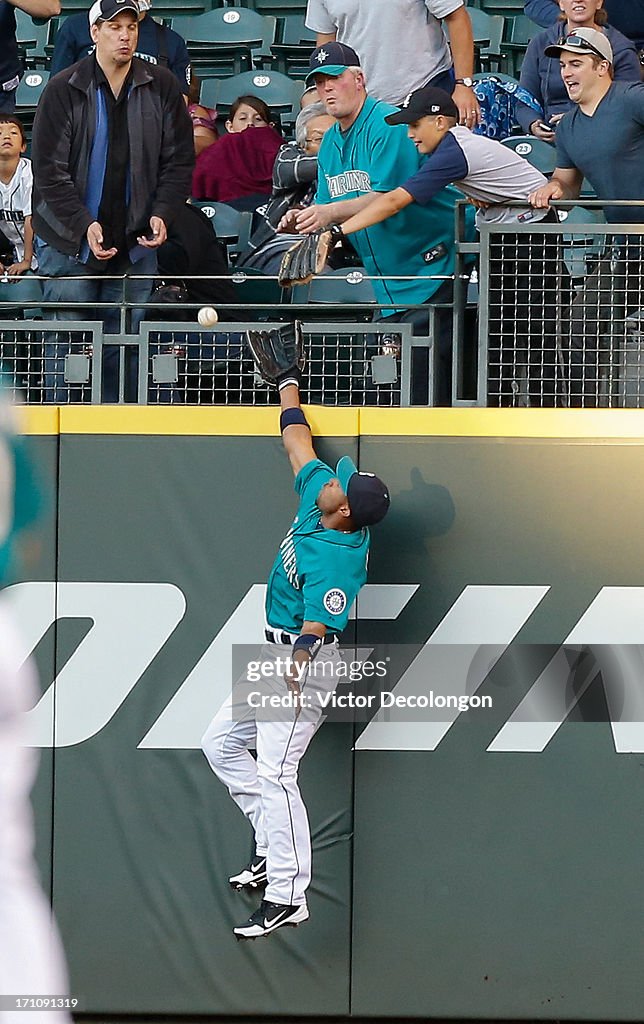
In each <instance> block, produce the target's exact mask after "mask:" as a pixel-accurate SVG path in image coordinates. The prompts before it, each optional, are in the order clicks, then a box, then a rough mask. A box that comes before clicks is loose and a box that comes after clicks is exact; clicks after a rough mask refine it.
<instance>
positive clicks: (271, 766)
mask: <svg viewBox="0 0 644 1024" xmlns="http://www.w3.org/2000/svg"><path fill="white" fill-rule="evenodd" d="M278 383H279V387H280V399H281V407H282V414H281V419H280V427H281V430H282V435H283V440H284V447H285V449H286V452H287V454H288V457H289V459H290V462H291V466H292V468H293V472H294V473H295V491H296V493H297V494H298V495H299V498H300V504H299V508H298V511H297V515H296V516H295V519H294V520H293V523H292V525H291V528H290V529H289V531H288V533H287V534H286V537H285V538H284V540H283V541H282V543H281V545H280V548H279V551H278V554H277V557H276V559H275V562H274V564H273V568H272V569H271V573H270V576H269V580H268V586H267V594H266V624H267V625H266V641H267V643H266V646H265V647H264V648H263V649H262V655H261V664H262V666H263V671H262V675H261V679H260V680H259V681H257V680H256V677H255V676H254V675H252V673H251V671H250V669H249V671H248V672H247V673H246V674H245V677H244V678H242V679H241V680H240V681H239V683H238V684H237V685H236V686H235V688H234V690H233V693H232V695H231V697H230V698H229V699H228V701H227V702H226V703H225V704H224V706H223V707H222V708H221V710H220V711H219V712H218V714H217V715H216V716H215V718H214V719H213V721H212V722H211V724H210V725H209V727H208V729H207V730H206V733H205V735H204V738H203V741H202V747H203V751H204V753H205V755H206V757H207V758H208V762H209V764H210V766H211V768H212V770H213V771H214V772H215V774H216V775H217V776H218V777H219V778H220V779H221V781H222V782H223V783H224V784H225V785H226V786H227V787H228V790H229V792H230V795H231V796H232V798H233V800H234V801H235V803H236V804H237V805H238V807H239V808H240V809H241V810H242V811H243V813H244V814H245V815H246V817H247V818H248V819H249V820H250V823H251V825H252V827H253V830H254V833H255V849H256V855H255V857H254V859H253V860H252V861H251V862H250V864H249V865H248V867H247V868H245V869H244V870H243V871H241V872H240V873H239V874H238V875H233V876H232V877H231V879H230V884H231V885H232V886H233V888H235V889H242V888H251V889H252V888H257V887H258V886H259V885H261V884H263V883H264V882H266V883H267V888H266V893H265V898H264V899H263V900H262V903H261V906H260V907H259V909H258V910H257V911H255V913H254V914H253V915H252V917H251V918H250V919H249V920H248V921H247V922H246V923H245V924H244V925H241V926H240V927H238V928H235V929H234V932H235V935H236V936H237V937H238V938H239V939H254V938H257V937H258V936H260V935H269V934H270V933H271V932H273V931H275V929H277V928H280V927H282V926H283V925H296V924H299V923H300V922H302V921H306V919H307V918H308V916H309V912H308V908H307V905H306V895H305V893H306V889H307V887H308V884H309V882H310V880H311V836H310V832H309V824H308V819H307V814H306V808H305V806H304V802H303V800H302V797H301V795H300V791H299V788H298V784H297V772H298V765H299V762H300V759H301V757H302V755H303V754H304V753H305V751H306V749H307V747H308V745H309V743H310V741H311V739H312V737H313V735H314V733H315V731H316V729H317V727H318V725H319V721H320V717H321V715H322V712H323V709H324V706H325V703H326V699H327V698H328V696H329V694H330V693H332V692H333V690H334V689H335V686H336V683H337V673H336V667H337V665H338V663H339V662H340V661H341V655H340V652H339V649H338V639H337V638H338V634H340V633H341V632H342V630H343V629H344V628H345V626H346V624H347V620H348V618H349V610H350V608H351V605H352V604H353V601H354V599H355V597H356V595H357V594H358V591H359V590H360V588H361V587H362V586H363V584H364V583H365V582H366V579H367V557H368V554H369V530H368V527H369V526H372V525H373V524H375V523H377V522H379V521H380V520H381V519H382V518H383V517H384V515H385V514H386V512H387V509H388V508H389V495H388V493H387V488H386V487H385V485H384V484H383V482H382V480H380V479H379V478H378V477H377V476H373V475H372V474H369V473H359V472H358V471H357V470H356V467H355V466H354V464H353V462H352V461H351V459H349V458H348V457H347V456H345V457H344V458H342V459H340V461H339V462H338V465H337V467H336V471H335V473H334V472H333V470H332V469H331V468H330V467H329V466H327V465H325V463H324V462H321V461H320V460H319V459H318V458H317V457H316V454H315V451H314V448H313V444H312V440H311V431H310V429H309V426H308V423H307V421H306V418H305V416H304V413H303V412H302V409H301V408H300V396H299V381H298V374H297V373H295V374H294V373H293V372H291V371H289V373H288V374H286V375H285V376H284V378H283V379H281V380H280V381H279V382H278ZM255 664H257V663H255ZM266 665H269V666H270V670H269V671H267V670H266V668H265V666H266ZM273 667H274V668H275V672H274V673H273V671H272V668H273ZM251 676H252V677H251ZM249 747H255V749H256V750H257V760H255V759H254V758H253V757H252V756H251V754H250V752H249V749H248V748H249Z"/></svg>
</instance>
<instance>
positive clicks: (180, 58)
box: [51, 0, 191, 96]
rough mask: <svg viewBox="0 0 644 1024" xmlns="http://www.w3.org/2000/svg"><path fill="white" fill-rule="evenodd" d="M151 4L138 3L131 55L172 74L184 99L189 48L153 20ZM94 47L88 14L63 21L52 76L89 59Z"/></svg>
mask: <svg viewBox="0 0 644 1024" xmlns="http://www.w3.org/2000/svg"><path fill="white" fill-rule="evenodd" d="M152 2H153V0H139V11H140V12H141V15H140V18H139V41H138V43H137V48H136V53H135V54H134V56H135V57H140V58H141V60H147V61H149V62H150V64H157V65H158V66H159V67H162V68H168V69H169V70H170V71H172V73H173V74H174V75H176V77H177V79H178V80H179V87H180V89H181V92H182V93H184V95H186V96H187V95H188V92H189V90H190V78H191V71H190V55H189V53H188V48H187V46H186V44H185V40H183V39H182V38H181V36H180V35H179V33H178V32H174V31H173V30H172V29H171V28H168V27H167V25H162V24H161V23H160V22H158V21H155V20H154V18H153V17H152V15H151V14H148V11H149V10H150V8H151V7H152ZM94 48H95V44H94V43H93V42H92V39H91V36H90V28H89V21H88V18H87V15H86V14H85V13H81V14H73V15H72V16H71V17H70V18H65V20H64V22H63V23H62V25H61V26H60V28H59V29H58V32H57V33H56V39H55V45H54V53H53V56H52V58H51V73H52V75H56V74H57V73H58V72H59V71H64V70H65V68H68V67H70V66H71V65H72V64H76V63H77V61H79V60H82V58H83V57H87V56H89V54H90V53H93V52H94Z"/></svg>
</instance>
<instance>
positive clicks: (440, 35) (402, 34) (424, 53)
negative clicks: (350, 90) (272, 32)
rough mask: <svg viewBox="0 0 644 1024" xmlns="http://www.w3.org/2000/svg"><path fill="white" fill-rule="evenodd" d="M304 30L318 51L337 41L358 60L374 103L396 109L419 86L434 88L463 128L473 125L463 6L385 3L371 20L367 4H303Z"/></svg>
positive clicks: (427, 1)
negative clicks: (450, 97) (450, 101)
mask: <svg viewBox="0 0 644 1024" xmlns="http://www.w3.org/2000/svg"><path fill="white" fill-rule="evenodd" d="M443 23H444V26H445V28H446V29H447V34H446V33H445V32H444V31H443ZM306 25H307V27H308V28H310V29H312V30H313V31H314V32H316V33H317V45H318V46H322V45H323V44H325V43H329V42H332V41H333V40H338V42H341V43H346V44H347V45H348V46H350V47H351V48H352V49H353V50H356V51H357V52H358V53H359V54H360V56H361V57H362V61H363V63H362V67H363V70H364V75H365V81H366V84H367V88H368V89H369V94H370V95H371V96H373V97H374V98H375V99H378V100H384V101H385V102H386V103H395V104H399V103H402V101H403V100H404V98H405V96H406V95H407V94H408V93H409V92H411V91H412V90H414V89H418V88H420V86H421V85H435V86H437V87H438V88H440V89H445V90H446V91H447V92H449V93H451V92H452V91H453V93H454V102H455V103H456V106H457V107H458V109H459V114H460V119H461V121H462V122H463V123H464V124H467V126H468V127H469V128H473V127H474V125H475V124H477V123H478V115H479V105H478V100H477V98H476V96H475V94H474V90H473V88H472V86H473V84H474V83H473V81H472V75H473V74H474V37H473V35H472V23H471V21H470V16H469V14H468V13H467V10H466V7H465V3H464V0H386V3H381V4H379V5H378V15H377V17H374V11H373V5H372V4H371V3H366V2H363V3H360V2H359V0H358V2H356V0H308V4H307V9H306ZM448 36H449V43H448V38H447V37H448ZM383 40H386V45H384V46H383Z"/></svg>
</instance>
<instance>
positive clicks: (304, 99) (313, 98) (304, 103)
mask: <svg viewBox="0 0 644 1024" xmlns="http://www.w3.org/2000/svg"><path fill="white" fill-rule="evenodd" d="M317 102H318V91H317V89H316V88H315V86H314V85H309V86H308V87H307V88H306V89H305V90H304V92H303V93H302V95H301V96H300V110H304V108H305V107H308V106H310V104H311V103H317Z"/></svg>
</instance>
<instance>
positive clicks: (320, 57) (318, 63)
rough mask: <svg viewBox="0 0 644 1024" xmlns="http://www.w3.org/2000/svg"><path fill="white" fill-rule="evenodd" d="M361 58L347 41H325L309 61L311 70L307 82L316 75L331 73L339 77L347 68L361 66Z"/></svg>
mask: <svg viewBox="0 0 644 1024" xmlns="http://www.w3.org/2000/svg"><path fill="white" fill-rule="evenodd" d="M359 67H360V58H359V57H358V54H357V53H356V51H355V50H352V49H351V47H350V46H347V44H346V43H335V42H331V43H323V44H322V46H318V47H316V49H315V50H314V51H313V53H312V54H311V59H310V61H309V72H308V74H307V76H306V84H307V85H309V83H310V82H311V81H312V80H313V76H314V75H331V76H332V77H333V78H337V77H338V75H341V74H342V72H343V71H346V70H347V68H359Z"/></svg>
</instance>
